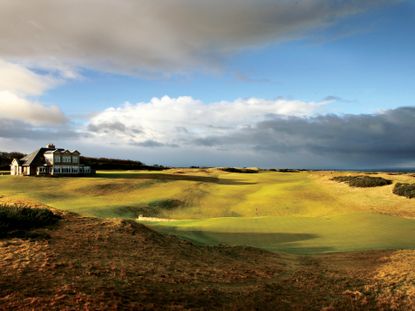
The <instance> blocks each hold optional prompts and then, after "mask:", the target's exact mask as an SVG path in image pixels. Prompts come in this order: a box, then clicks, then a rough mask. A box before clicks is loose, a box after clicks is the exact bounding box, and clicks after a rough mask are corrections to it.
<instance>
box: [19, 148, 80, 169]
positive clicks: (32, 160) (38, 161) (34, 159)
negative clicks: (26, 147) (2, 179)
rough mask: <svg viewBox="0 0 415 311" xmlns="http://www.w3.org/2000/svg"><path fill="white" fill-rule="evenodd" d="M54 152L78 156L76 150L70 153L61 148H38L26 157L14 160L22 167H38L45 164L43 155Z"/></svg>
mask: <svg viewBox="0 0 415 311" xmlns="http://www.w3.org/2000/svg"><path fill="white" fill-rule="evenodd" d="M55 152H59V153H75V152H76V153H77V154H80V153H79V151H77V150H74V151H73V152H71V151H69V150H65V149H62V148H55V147H54V148H50V147H42V148H39V149H37V150H35V151H33V152H32V153H30V154H28V155H27V156H25V157H23V158H21V159H16V160H17V161H18V163H19V165H22V166H32V165H35V166H40V165H43V164H45V158H44V154H51V153H55Z"/></svg>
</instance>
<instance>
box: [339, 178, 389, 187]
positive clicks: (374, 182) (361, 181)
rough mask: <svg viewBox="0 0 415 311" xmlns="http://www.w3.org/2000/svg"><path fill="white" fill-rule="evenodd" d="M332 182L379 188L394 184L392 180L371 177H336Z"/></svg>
mask: <svg viewBox="0 0 415 311" xmlns="http://www.w3.org/2000/svg"><path fill="white" fill-rule="evenodd" d="M332 180H334V181H337V182H344V183H347V184H349V186H350V187H363V188H367V187H379V186H386V185H390V184H392V180H389V179H385V178H382V177H370V176H362V175H360V176H336V177H333V178H332Z"/></svg>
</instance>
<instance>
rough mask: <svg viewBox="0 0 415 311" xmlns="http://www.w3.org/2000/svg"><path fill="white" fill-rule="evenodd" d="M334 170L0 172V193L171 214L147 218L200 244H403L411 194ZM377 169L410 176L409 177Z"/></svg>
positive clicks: (408, 244) (96, 210) (411, 213)
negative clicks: (363, 183) (353, 181)
mask: <svg viewBox="0 0 415 311" xmlns="http://www.w3.org/2000/svg"><path fill="white" fill-rule="evenodd" d="M342 174H343V175H344V174H348V173H347V172H345V173H339V172H300V173H278V172H261V173H258V174H240V173H227V172H223V171H220V170H216V169H208V170H203V169H172V170H167V171H160V172H150V171H129V172H114V171H111V172H109V171H107V172H98V174H97V175H96V176H94V177H82V178H75V177H72V178H45V177H44V178H36V177H20V176H0V200H3V201H10V202H13V201H16V200H23V201H29V202H33V201H34V202H42V203H44V204H47V205H50V206H52V207H55V208H59V209H63V210H68V211H73V212H77V213H79V214H81V215H85V216H96V217H123V218H134V219H135V218H136V217H137V216H138V215H140V214H143V215H145V216H151V217H158V218H170V219H175V220H177V221H173V222H160V223H149V225H150V226H152V227H153V228H155V229H156V230H159V231H163V232H168V233H174V234H178V235H180V236H183V237H186V238H189V239H192V240H194V241H197V242H202V243H207V244H216V243H228V244H242V245H250V246H257V247H262V248H265V249H269V250H272V251H281V250H282V251H289V252H299V253H310V252H327V251H349V250H360V249H382V248H413V247H414V244H415V238H414V236H415V234H414V233H415V232H414V222H415V220H413V219H415V200H410V199H407V198H404V197H399V196H396V195H394V194H393V193H392V188H393V185H388V186H383V187H376V188H364V189H363V188H351V187H349V186H348V185H345V184H341V183H337V182H334V181H331V178H332V177H333V176H337V175H342ZM377 176H381V177H385V178H389V179H392V180H393V181H394V183H395V182H415V178H414V177H411V176H409V175H393V176H391V175H387V174H378V175H377ZM410 218H411V219H410Z"/></svg>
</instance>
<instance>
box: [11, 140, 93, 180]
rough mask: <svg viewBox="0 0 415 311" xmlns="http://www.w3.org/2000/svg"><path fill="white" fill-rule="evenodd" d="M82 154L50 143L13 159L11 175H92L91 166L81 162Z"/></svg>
mask: <svg viewBox="0 0 415 311" xmlns="http://www.w3.org/2000/svg"><path fill="white" fill-rule="evenodd" d="M80 156H81V154H80V153H79V151H77V150H73V151H69V150H65V149H61V148H56V147H55V145H53V144H49V145H47V146H46V147H42V148H40V149H38V150H36V151H34V152H32V153H31V154H29V155H27V156H25V157H23V158H21V159H13V161H12V163H11V164H10V174H11V175H21V176H80V175H91V174H93V171H92V169H91V167H90V166H85V165H82V164H80Z"/></svg>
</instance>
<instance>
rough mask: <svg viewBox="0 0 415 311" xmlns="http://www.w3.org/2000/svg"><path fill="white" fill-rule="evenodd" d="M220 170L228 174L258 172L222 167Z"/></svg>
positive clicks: (255, 171) (249, 169)
mask: <svg viewBox="0 0 415 311" xmlns="http://www.w3.org/2000/svg"><path fill="white" fill-rule="evenodd" d="M221 170H222V171H225V172H230V173H248V174H249V173H258V170H254V169H251V168H236V167H224V168H221Z"/></svg>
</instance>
